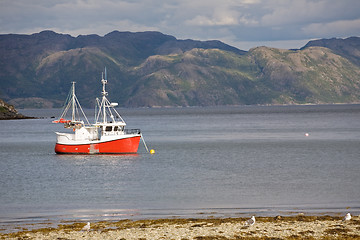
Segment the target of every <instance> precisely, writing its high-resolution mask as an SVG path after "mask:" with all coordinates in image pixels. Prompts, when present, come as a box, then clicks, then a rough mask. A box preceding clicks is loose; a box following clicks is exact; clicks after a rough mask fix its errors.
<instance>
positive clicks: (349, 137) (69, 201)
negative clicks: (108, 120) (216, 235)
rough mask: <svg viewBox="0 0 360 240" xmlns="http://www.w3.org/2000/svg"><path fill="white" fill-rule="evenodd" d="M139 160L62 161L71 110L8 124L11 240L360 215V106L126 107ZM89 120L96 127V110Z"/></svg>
mask: <svg viewBox="0 0 360 240" xmlns="http://www.w3.org/2000/svg"><path fill="white" fill-rule="evenodd" d="M118 111H119V112H120V114H121V115H122V117H123V118H124V120H125V121H126V123H127V128H140V129H141V131H142V134H143V140H144V141H145V143H146V145H147V147H148V149H149V150H150V149H154V150H155V154H150V153H149V152H148V151H147V150H146V148H145V145H144V142H143V141H141V142H140V146H139V151H138V153H137V154H132V155H57V154H55V152H54V145H55V141H56V136H55V132H56V131H60V132H61V131H65V130H64V128H63V125H62V124H53V123H52V120H54V117H58V116H59V115H60V113H61V109H26V110H21V111H20V112H21V113H23V114H25V115H28V116H34V117H37V119H25V120H4V121H0V230H5V229H7V227H9V226H13V225H14V224H20V225H21V224H28V223H41V222H64V221H65V222H68V221H101V220H109V221H116V220H121V219H134V220H136V219H156V218H209V217H210V218H211V217H248V216H251V215H255V216H277V215H294V214H302V213H304V214H313V215H328V214H330V215H334V214H335V215H345V214H346V213H347V212H350V213H352V214H353V215H358V214H359V213H360V105H358V104H352V105H337V104H334V105H295V106H217V107H187V108H136V109H126V108H119V109H118ZM86 113H87V115H88V118H89V120H90V122H91V121H93V120H94V117H92V115H93V114H94V113H93V110H92V109H87V110H86Z"/></svg>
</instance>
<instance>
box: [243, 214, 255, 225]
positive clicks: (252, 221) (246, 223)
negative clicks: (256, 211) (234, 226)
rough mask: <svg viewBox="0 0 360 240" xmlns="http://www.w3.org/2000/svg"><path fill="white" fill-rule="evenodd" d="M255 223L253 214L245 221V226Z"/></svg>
mask: <svg viewBox="0 0 360 240" xmlns="http://www.w3.org/2000/svg"><path fill="white" fill-rule="evenodd" d="M254 224H255V216H252V217H251V218H250V219H249V220H247V221H246V222H245V226H252V225H254Z"/></svg>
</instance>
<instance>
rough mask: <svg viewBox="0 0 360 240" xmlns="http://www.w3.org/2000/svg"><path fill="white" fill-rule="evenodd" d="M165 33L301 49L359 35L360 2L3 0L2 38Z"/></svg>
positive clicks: (0, 11)
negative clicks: (50, 32) (320, 40)
mask: <svg viewBox="0 0 360 240" xmlns="http://www.w3.org/2000/svg"><path fill="white" fill-rule="evenodd" d="M43 30H53V31H55V32H58V33H67V34H70V35H72V36H74V37H76V36H78V35H81V34H82V35H85V34H98V35H100V36H103V35H105V34H106V33H109V32H111V31H114V30H118V31H131V32H140V31H160V32H162V33H164V34H169V35H172V36H174V37H176V38H177V39H189V38H190V39H195V40H214V39H215V40H221V41H223V42H225V43H227V44H230V45H232V46H235V47H237V48H240V49H243V50H248V49H249V48H252V47H256V46H263V45H265V46H269V47H277V48H287V49H288V48H300V47H302V46H303V45H305V44H306V42H308V41H309V40H311V39H318V38H332V37H338V38H345V37H350V36H360V1H359V0H167V1H166V0H0V34H8V33H21V34H31V33H36V32H40V31H43Z"/></svg>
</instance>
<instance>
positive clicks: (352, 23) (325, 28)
mask: <svg viewBox="0 0 360 240" xmlns="http://www.w3.org/2000/svg"><path fill="white" fill-rule="evenodd" d="M302 31H303V32H304V33H305V34H306V35H311V36H315V37H319V38H321V37H346V36H352V34H353V33H360V18H359V19H354V20H339V21H334V22H327V23H312V24H309V25H307V26H304V27H303V28H302Z"/></svg>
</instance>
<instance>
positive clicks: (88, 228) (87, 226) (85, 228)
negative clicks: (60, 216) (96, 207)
mask: <svg viewBox="0 0 360 240" xmlns="http://www.w3.org/2000/svg"><path fill="white" fill-rule="evenodd" d="M82 230H83V231H90V223H89V222H88V223H87V224H86V225H85V226H84V227H83V229H82Z"/></svg>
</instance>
